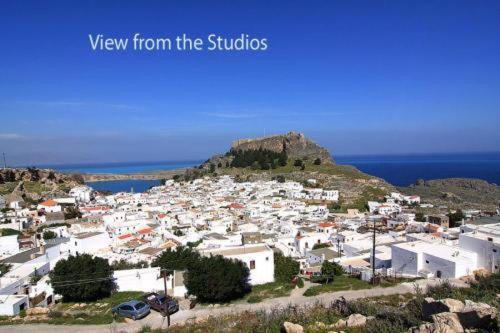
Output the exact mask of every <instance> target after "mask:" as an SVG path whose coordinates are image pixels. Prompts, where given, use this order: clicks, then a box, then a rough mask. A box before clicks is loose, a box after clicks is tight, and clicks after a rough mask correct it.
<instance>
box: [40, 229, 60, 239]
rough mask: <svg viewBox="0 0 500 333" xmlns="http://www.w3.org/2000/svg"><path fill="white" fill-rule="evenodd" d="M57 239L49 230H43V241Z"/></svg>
mask: <svg viewBox="0 0 500 333" xmlns="http://www.w3.org/2000/svg"><path fill="white" fill-rule="evenodd" d="M54 238H57V234H56V233H55V232H53V231H51V230H45V231H44V232H43V239H44V240H48V239H54Z"/></svg>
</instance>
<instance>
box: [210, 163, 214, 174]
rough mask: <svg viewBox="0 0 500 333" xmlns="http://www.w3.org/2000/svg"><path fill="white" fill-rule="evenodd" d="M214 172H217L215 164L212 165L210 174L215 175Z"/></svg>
mask: <svg viewBox="0 0 500 333" xmlns="http://www.w3.org/2000/svg"><path fill="white" fill-rule="evenodd" d="M214 172H215V164H213V163H210V173H214Z"/></svg>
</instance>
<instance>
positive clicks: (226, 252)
mask: <svg viewBox="0 0 500 333" xmlns="http://www.w3.org/2000/svg"><path fill="white" fill-rule="evenodd" d="M266 251H271V248H270V247H269V246H267V245H264V244H262V245H257V246H238V247H225V248H219V249H209V250H203V251H200V252H201V254H215V255H217V254H220V255H222V256H237V255H242V254H251V253H258V252H266Z"/></svg>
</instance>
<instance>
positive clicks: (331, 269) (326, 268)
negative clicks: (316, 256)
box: [321, 260, 344, 278]
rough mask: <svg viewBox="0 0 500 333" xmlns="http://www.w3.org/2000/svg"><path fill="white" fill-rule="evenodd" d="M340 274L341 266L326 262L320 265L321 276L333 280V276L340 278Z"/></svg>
mask: <svg viewBox="0 0 500 333" xmlns="http://www.w3.org/2000/svg"><path fill="white" fill-rule="evenodd" d="M342 274H344V269H343V268H342V266H340V265H339V264H337V263H336V262H330V261H327V260H325V261H323V264H322V265H321V275H323V276H325V277H330V278H333V277H334V276H340V275H342Z"/></svg>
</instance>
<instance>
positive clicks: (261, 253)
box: [200, 244, 274, 285]
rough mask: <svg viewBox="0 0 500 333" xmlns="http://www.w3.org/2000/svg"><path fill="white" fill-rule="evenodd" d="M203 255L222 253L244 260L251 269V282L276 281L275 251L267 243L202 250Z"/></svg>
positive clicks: (225, 255)
mask: <svg viewBox="0 0 500 333" xmlns="http://www.w3.org/2000/svg"><path fill="white" fill-rule="evenodd" d="M200 253H201V254H202V255H210V254H212V255H222V256H223V257H225V258H230V259H237V260H240V261H242V262H244V263H245V264H246V265H247V267H248V268H249V269H250V284H251V285H257V284H264V283H269V282H274V252H273V250H272V249H271V248H270V247H269V246H267V245H265V244H249V245H243V246H236V247H226V248H221V249H214V250H204V251H200Z"/></svg>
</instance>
